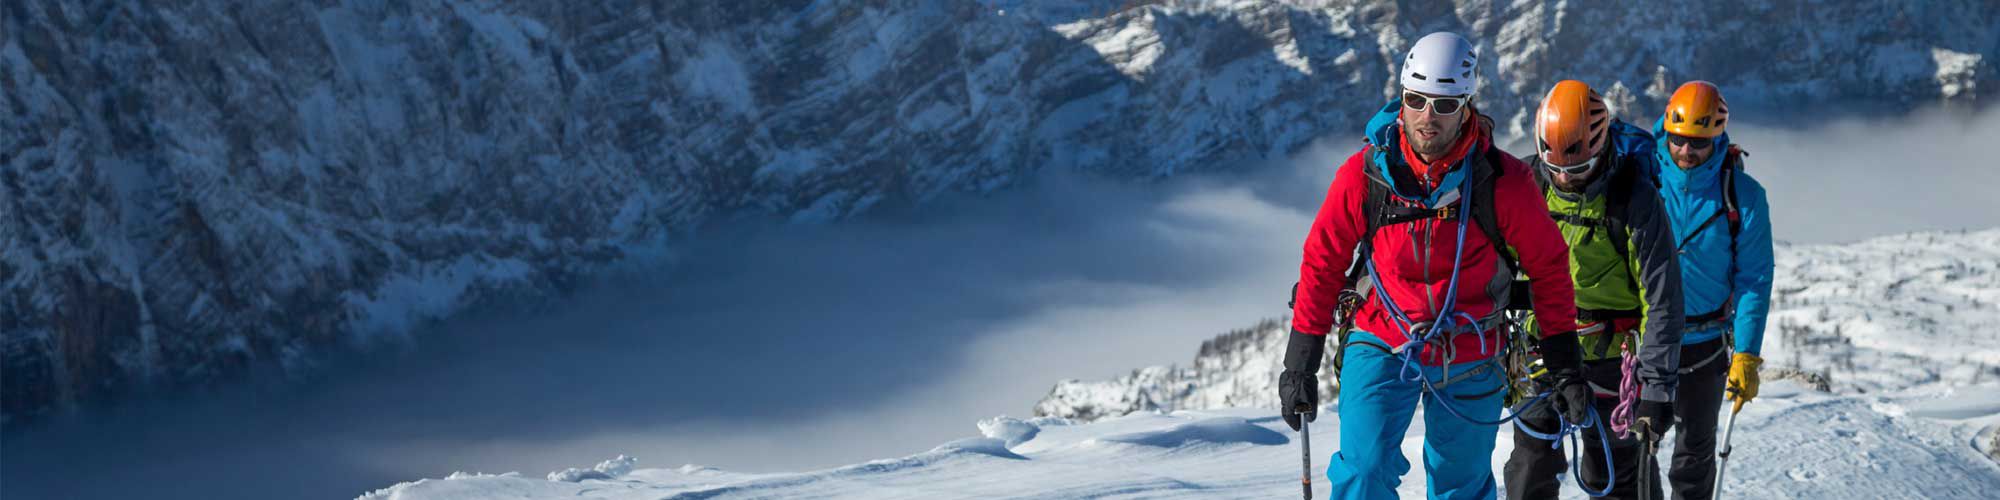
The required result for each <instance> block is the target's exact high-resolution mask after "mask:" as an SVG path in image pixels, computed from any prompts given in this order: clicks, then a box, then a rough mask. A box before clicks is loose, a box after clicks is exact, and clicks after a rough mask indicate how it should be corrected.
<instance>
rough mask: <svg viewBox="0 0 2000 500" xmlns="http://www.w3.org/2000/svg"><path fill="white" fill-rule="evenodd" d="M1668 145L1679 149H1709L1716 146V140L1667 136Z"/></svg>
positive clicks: (1674, 135)
mask: <svg viewBox="0 0 2000 500" xmlns="http://www.w3.org/2000/svg"><path fill="white" fill-rule="evenodd" d="M1667 144H1669V145H1672V146H1673V147H1677V148H1680V147H1685V148H1691V149H1708V147H1709V146H1714V145H1715V139H1714V138H1711V137H1688V136H1685V135H1676V134H1667Z"/></svg>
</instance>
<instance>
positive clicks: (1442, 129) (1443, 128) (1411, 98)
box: [1402, 91, 1470, 158]
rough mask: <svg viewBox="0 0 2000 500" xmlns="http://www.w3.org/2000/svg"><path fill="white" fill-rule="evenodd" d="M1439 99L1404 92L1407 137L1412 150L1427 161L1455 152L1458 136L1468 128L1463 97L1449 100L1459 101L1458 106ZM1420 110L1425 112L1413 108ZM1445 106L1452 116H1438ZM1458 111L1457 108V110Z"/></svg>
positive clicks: (1453, 97)
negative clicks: (1453, 144) (1452, 150)
mask: <svg viewBox="0 0 2000 500" xmlns="http://www.w3.org/2000/svg"><path fill="white" fill-rule="evenodd" d="M1438 97H1439V96H1434V95H1430V94H1424V93H1420V92H1411V91H1404V92H1403V112H1402V117H1403V138H1404V140H1407V141H1410V150H1412V151H1416V152H1417V154H1419V155H1423V156H1425V157H1426V158H1434V157H1437V156H1440V155H1443V154H1445V153H1447V152H1449V151H1450V150H1451V144H1452V143H1453V142H1457V141H1458V133H1459V131H1460V130H1462V129H1464V128H1465V117H1466V116H1467V115H1469V114H1470V113H1468V112H1466V106H1465V104H1466V102H1465V101H1464V99H1463V97H1462V96H1451V97H1446V98H1445V99H1459V102H1457V103H1440V102H1438V101H1437V98H1438ZM1414 107H1420V108H1422V109H1413V108H1414ZM1439 107H1443V108H1445V110H1446V111H1450V112H1451V113H1449V114H1440V113H1438V110H1437V108H1439ZM1454 108H1456V109H1454Z"/></svg>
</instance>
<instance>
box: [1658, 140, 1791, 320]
mask: <svg viewBox="0 0 2000 500" xmlns="http://www.w3.org/2000/svg"><path fill="white" fill-rule="evenodd" d="M1653 136H1654V137H1656V138H1657V139H1656V140H1655V142H1654V144H1655V145H1654V154H1655V155H1657V160H1658V161H1655V162H1653V163H1654V168H1655V169H1656V172H1655V173H1656V174H1658V177H1657V178H1658V179H1659V181H1660V201H1661V203H1662V204H1664V205H1665V206H1666V209H1667V218H1668V219H1671V220H1672V221H1673V226H1674V241H1675V243H1676V244H1679V243H1681V242H1686V243H1685V245H1683V246H1681V248H1680V261H1681V262H1680V264H1681V288H1682V291H1683V292H1682V300H1684V306H1683V307H1684V309H1685V310H1686V314H1687V315H1688V316H1689V317H1693V316H1697V315H1701V314H1706V313H1709V312H1711V311H1715V310H1718V309H1721V308H1722V307H1724V306H1733V307H1734V308H1735V315H1734V317H1733V322H1734V323H1733V325H1732V326H1733V327H1734V330H1735V335H1736V352H1747V353H1750V354H1759V355H1761V354H1760V353H1761V352H1763V346H1764V320H1765V318H1766V317H1768V316H1770V313H1771V275H1772V274H1773V270H1774V264H1773V262H1772V257H1771V218H1770V213H1771V211H1770V208H1771V207H1770V203H1768V202H1767V201H1766V200H1765V199H1764V186H1763V185H1762V184H1758V183H1757V180H1756V179H1752V178H1751V177H1750V174H1748V173H1745V172H1744V169H1742V168H1738V169H1737V170H1736V181H1735V182H1736V204H1737V209H1738V210H1739V211H1740V212H1741V214H1742V221H1743V223H1742V226H1743V230H1742V232H1741V233H1739V234H1738V235H1737V236H1736V238H1735V243H1734V248H1731V242H1730V237H1729V223H1728V221H1727V220H1725V219H1717V220H1716V221H1715V222H1714V223H1712V224H1709V225H1708V226H1707V227H1703V228H1701V232H1700V233H1699V234H1694V235H1692V237H1690V233H1692V232H1694V230H1695V228H1696V226H1700V225H1701V224H1702V222H1703V221H1706V220H1708V218H1709V217H1712V216H1714V215H1715V214H1716V212H1718V211H1720V210H1722V183H1721V177H1722V175H1721V174H1722V161H1723V159H1724V157H1726V156H1728V154H1727V152H1728V151H1729V134H1727V133H1724V134H1722V135H1721V136H1718V137H1716V140H1715V154H1714V155H1711V156H1709V158H1708V161H1707V162H1704V163H1702V164H1701V165H1700V166H1697V167H1695V168H1691V169H1687V170H1682V169H1681V168H1680V167H1678V166H1676V165H1675V164H1674V159H1673V156H1672V154H1671V153H1669V152H1668V150H1667V132H1666V128H1665V126H1664V125H1663V122H1659V121H1656V122H1654V124H1653ZM1687 328H1688V329H1687V330H1686V331H1684V332H1683V333H1682V334H1681V345H1694V344H1699V343H1702V342H1707V341H1710V340H1715V339H1716V338H1719V337H1721V336H1722V329H1721V328H1717V327H1709V328H1705V329H1703V328H1697V325H1695V324H1693V323H1689V324H1688V325H1687Z"/></svg>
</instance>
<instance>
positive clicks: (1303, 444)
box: [1293, 405, 1313, 500]
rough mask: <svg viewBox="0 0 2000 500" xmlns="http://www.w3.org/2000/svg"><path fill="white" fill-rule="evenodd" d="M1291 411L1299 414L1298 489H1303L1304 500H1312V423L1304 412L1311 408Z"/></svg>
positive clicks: (1304, 407)
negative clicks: (1304, 493)
mask: <svg viewBox="0 0 2000 500" xmlns="http://www.w3.org/2000/svg"><path fill="white" fill-rule="evenodd" d="M1293 410H1295V411H1294V412H1295V413H1298V414H1299V462H1300V466H1299V487H1300V488H1304V489H1305V492H1306V497H1305V498H1306V500H1312V497H1313V473H1312V469H1313V451H1312V448H1313V446H1312V429H1311V425H1312V421H1311V420H1310V419H1307V418H1306V412H1309V411H1313V408H1312V407H1310V406H1308V405H1298V407H1296V408H1293Z"/></svg>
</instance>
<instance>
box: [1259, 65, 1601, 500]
mask: <svg viewBox="0 0 2000 500" xmlns="http://www.w3.org/2000/svg"><path fill="white" fill-rule="evenodd" d="M1477 66H1478V57H1477V55H1476V54H1475V53H1474V51H1473V48H1472V44H1471V43H1470V42H1467V41H1466V40H1465V39H1464V38H1461V37H1459V36H1458V35H1456V34H1452V33H1433V34H1431V35H1429V36H1425V37H1424V38H1423V39H1421V40H1418V41H1417V43H1416V45H1414V46H1413V47H1411V49H1410V54H1409V56H1408V57H1406V58H1405V59H1404V65H1403V70H1402V74H1401V82H1402V87H1403V93H1402V96H1401V98H1400V99H1398V100H1396V101H1394V102H1390V103H1389V104H1388V105H1386V106H1384V107H1383V108H1382V111H1381V112H1379V113H1377V114H1376V116H1375V117H1374V118H1373V119H1371V120H1370V121H1369V123H1368V130H1367V133H1368V142H1369V145H1368V146H1367V147H1364V148H1363V149H1362V150H1361V151H1360V152H1357V153H1355V154H1354V156H1352V157H1349V158H1348V159H1347V162H1346V163H1345V164H1343V165H1341V167H1340V171H1339V172H1338V173H1337V174H1335V176H1334V180H1333V185H1332V187H1331V188H1329V189H1328V190H1327V195H1326V202H1325V204H1324V205H1322V206H1321V207H1320V210H1319V215H1318V217H1317V218H1316V219H1315V220H1314V221H1313V225H1312V229H1311V232H1309V233H1307V235H1306V242H1305V258H1304V262H1303V263H1301V264H1300V266H1299V283H1298V285H1297V286H1296V288H1295V289H1294V291H1293V299H1294V300H1293V302H1294V304H1293V309H1292V333H1291V340H1290V345H1289V347H1288V348H1287V349H1286V353H1285V361H1284V365H1285V371H1284V372H1283V375H1281V376H1280V377H1279V400H1280V402H1281V404H1282V409H1281V411H1282V414H1283V416H1284V418H1285V421H1286V423H1287V424H1290V425H1291V426H1292V428H1293V429H1294V430H1297V429H1298V428H1299V425H1300V422H1301V421H1302V420H1303V421H1311V420H1312V419H1313V418H1314V417H1315V415H1316V414H1317V408H1318V407H1319V394H1318V387H1319V384H1318V378H1317V377H1318V372H1319V365H1320V360H1321V358H1323V357H1324V356H1325V348H1326V347H1325V346H1326V342H1325V339H1326V335H1327V333H1328V332H1329V331H1331V330H1333V328H1334V326H1335V323H1336V318H1335V313H1336V310H1337V309H1342V310H1341V312H1342V318H1341V319H1348V320H1352V322H1353V323H1352V326H1353V329H1352V331H1351V333H1350V334H1348V335H1347V336H1346V337H1345V338H1343V339H1342V340H1343V342H1341V345H1340V346H1339V348H1340V349H1341V350H1342V352H1341V354H1342V357H1343V358H1344V361H1345V364H1344V369H1342V368H1341V367H1340V366H1339V365H1338V364H1337V367H1336V373H1337V374H1338V375H1337V376H1338V377H1339V385H1340V394H1339V398H1340V409H1339V411H1340V448H1339V450H1338V451H1336V452H1335V454H1334V456H1333V459H1332V460H1331V462H1332V463H1331V465H1329V466H1328V467H1327V471H1326V474H1327V478H1328V479H1330V480H1331V481H1332V488H1333V494H1332V498H1336V499H1339V498H1395V497H1396V492H1395V489H1396V485H1397V484H1399V483H1400V482H1401V476H1402V475H1403V474H1405V473H1407V472H1409V470H1410V463H1409V461H1408V460H1406V459H1404V458H1403V453H1402V448H1401V444H1402V441H1403V434H1404V432H1405V431H1406V430H1407V429H1408V428H1409V425H1410V420H1411V418H1412V416H1413V414H1414V412H1415V411H1416V404H1417V401H1418V399H1420V398H1421V399H1423V400H1424V402H1425V410H1426V411H1425V412H1424V470H1425V472H1426V473H1428V475H1429V476H1430V478H1429V486H1430V491H1431V497H1432V498H1482V499H1490V498H1494V497H1495V487H1494V480H1493V467H1492V455H1493V446H1494V434H1495V432H1496V431H1497V430H1498V424H1499V423H1500V419H1499V414H1500V407H1501V406H1502V401H1503V398H1504V393H1505V389H1506V386H1507V376H1506V374H1505V373H1504V369H1503V368H1502V367H1501V366H1499V363H1498V358H1497V355H1499V354H1500V353H1501V351H1502V349H1503V348H1504V346H1505V343H1506V339H1504V338H1501V337H1500V329H1499V328H1496V326H1497V325H1498V324H1499V323H1500V320H1501V313H1502V312H1504V310H1505V309H1506V307H1507V306H1508V304H1509V302H1510V301H1511V300H1519V299H1514V298H1512V297H1510V293H1509V291H1510V289H1511V287H1512V285H1513V283H1514V278H1515V276H1516V274H1517V272H1518V273H1525V274H1526V275H1527V276H1528V278H1529V283H1530V286H1531V288H1532V291H1531V292H1532V296H1533V297H1534V298H1535V300H1534V306H1535V307H1534V309H1535V313H1536V314H1535V318H1536V320H1537V322H1538V323H1539V324H1540V325H1541V331H1542V332H1543V333H1545V334H1546V336H1545V337H1544V338H1542V339H1541V340H1540V349H1541V352H1542V356H1543V358H1544V363H1545V367H1546V368H1548V370H1549V374H1550V375H1551V376H1553V378H1552V380H1555V381H1556V382H1555V384H1554V387H1556V388H1557V389H1556V391H1555V393H1554V394H1553V395H1551V396H1550V397H1552V398H1554V399H1555V401H1553V403H1554V405H1555V407H1556V408H1557V409H1558V411H1559V412H1561V413H1562V414H1563V415H1565V417H1566V418H1569V420H1570V421H1572V422H1582V421H1584V415H1585V414H1584V412H1585V411H1586V410H1585V408H1586V407H1587V406H1589V404H1590V396H1591V394H1590V391H1589V389H1588V387H1587V386H1586V385H1584V383H1583V381H1582V378H1581V377H1580V376H1578V374H1579V372H1580V367H1581V365H1582V359H1581V355H1580V353H1579V352H1578V347H1577V345H1578V343H1577V340H1576V334H1575V330H1576V321H1575V317H1576V299H1575V293H1576V292H1575V290H1574V288H1573V285H1572V283H1571V280H1570V276H1569V249H1568V247H1567V246H1566V245H1565V244H1564V242H1563V239H1562V234H1561V233H1560V232H1559V231H1558V229H1557V228H1556V224H1555V222H1554V221H1553V220H1551V219H1550V218H1549V215H1548V208H1547V206H1546V205H1545V203H1544V201H1543V199H1542V194H1541V190H1540V189H1539V188H1538V187H1537V186H1536V184H1535V180H1534V174H1533V173H1531V172H1529V171H1528V169H1527V166H1526V165H1523V164H1522V163H1521V162H1520V161H1519V160H1518V159H1516V158H1515V156H1514V155H1509V154H1506V153H1504V152H1501V151H1500V150H1499V149H1498V148H1495V147H1494V146H1493V141H1492V134H1491V131H1490V129H1491V125H1490V123H1489V122H1490V120H1488V119H1486V118H1485V117H1483V116H1480V115H1478V113H1477V111H1476V110H1474V109H1473V108H1472V106H1471V104H1470V102H1469V101H1470V100H1471V98H1472V95H1473V92H1474V90H1475V89H1477V88H1478V80H1477V75H1476V68H1477ZM1357 249H1359V252H1357ZM1357 258H1358V259H1357ZM1350 266H1354V267H1353V268H1352V269H1350ZM1350 281H1362V283H1358V284H1357V283H1351V282H1350ZM1360 285H1368V286H1367V287H1361V286H1360ZM1350 287H1353V288H1354V289H1350ZM1355 289H1358V290H1365V291H1357V290H1355ZM1343 305H1345V308H1343ZM1357 308H1358V309H1357ZM1337 359H1339V358H1337Z"/></svg>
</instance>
